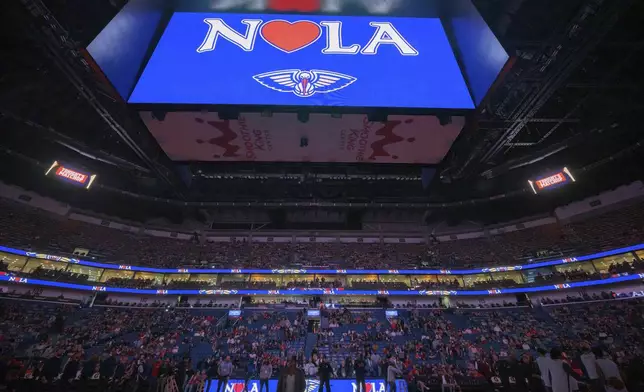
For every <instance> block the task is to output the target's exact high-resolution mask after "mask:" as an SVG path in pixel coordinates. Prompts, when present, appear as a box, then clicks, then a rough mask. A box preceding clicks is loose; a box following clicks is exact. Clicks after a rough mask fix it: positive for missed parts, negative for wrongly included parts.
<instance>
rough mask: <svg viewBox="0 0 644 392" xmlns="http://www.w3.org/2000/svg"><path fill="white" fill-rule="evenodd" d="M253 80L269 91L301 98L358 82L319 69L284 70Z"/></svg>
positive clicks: (354, 79) (259, 76) (257, 76)
mask: <svg viewBox="0 0 644 392" xmlns="http://www.w3.org/2000/svg"><path fill="white" fill-rule="evenodd" d="M253 79H255V80H256V81H257V82H259V83H260V84H261V85H263V86H265V87H268V88H270V89H271V90H275V91H279V92H281V93H293V94H295V95H297V96H298V97H302V98H308V97H311V96H313V95H315V94H316V93H317V94H326V93H330V92H333V91H338V90H342V89H343V88H345V87H347V86H349V85H350V84H352V83H353V82H355V81H356V80H358V79H357V78H354V77H353V76H349V75H345V74H341V73H338V72H332V71H323V70H319V69H312V70H310V71H303V70H300V69H285V70H281V71H273V72H266V73H263V74H259V75H255V76H253Z"/></svg>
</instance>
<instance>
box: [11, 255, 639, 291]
mask: <svg viewBox="0 0 644 392" xmlns="http://www.w3.org/2000/svg"><path fill="white" fill-rule="evenodd" d="M642 249H644V244H637V245H632V246H627V247H624V248H617V249H611V250H607V251H604V252H599V253H592V254H589V255H583V256H577V257H565V258H563V259H556V260H549V261H542V262H538V263H532V264H525V265H514V266H499V267H488V268H476V269H468V270H465V269H458V270H449V269H442V270H420V269H418V270H416V269H414V270H376V269H373V270H362V269H361V270H350V269H333V270H323V269H312V270H307V269H250V268H229V269H224V268H152V267H139V266H134V265H116V264H108V263H99V262H96V261H88V260H80V259H75V258H69V257H65V256H56V255H50V254H47V253H38V252H27V251H24V250H20V249H14V248H9V247H6V246H0V252H6V253H12V254H15V255H20V256H26V257H31V258H35V259H42V260H51V261H58V262H63V263H71V264H79V265H85V266H88V267H96V268H106V269H119V270H125V271H141V272H152V273H159V274H271V275H315V274H325V275H372V274H376V275H473V274H481V273H485V274H489V273H494V272H508V271H523V270H530V269H536V268H543V267H552V266H555V265H562V264H568V263H577V262H581V261H588V260H595V259H601V258H602V257H608V256H615V255H620V254H625V253H629V252H635V251H638V250H642ZM329 290H332V289H329Z"/></svg>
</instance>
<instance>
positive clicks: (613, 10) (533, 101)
mask: <svg viewBox="0 0 644 392" xmlns="http://www.w3.org/2000/svg"><path fill="white" fill-rule="evenodd" d="M592 3H594V4H586V5H584V6H583V7H582V9H581V10H580V12H579V14H578V16H577V18H575V20H573V21H571V23H570V24H569V26H568V28H567V29H566V33H565V34H564V36H563V37H562V38H563V39H568V38H569V37H570V36H571V34H572V31H576V36H579V37H581V39H582V42H581V44H580V45H579V44H576V43H573V42H569V43H568V44H567V45H571V46H572V45H575V46H574V47H572V48H570V50H569V52H570V54H569V55H568V56H566V57H563V58H562V56H561V54H562V53H563V51H562V50H559V51H558V54H559V58H554V59H553V61H554V62H555V63H556V65H555V66H553V67H552V68H551V69H550V71H549V74H550V77H549V78H548V80H547V81H546V82H545V83H544V84H543V85H542V86H541V88H539V89H536V90H533V93H532V94H531V95H530V96H528V97H526V98H525V99H523V102H522V104H521V106H520V107H519V108H518V110H516V111H515V115H514V116H513V117H515V118H514V120H515V123H513V124H512V125H510V126H509V127H508V129H507V130H506V132H505V133H504V134H503V135H502V136H501V137H500V138H499V139H497V141H496V142H495V143H494V144H493V145H492V147H491V148H490V149H488V151H487V152H486V153H485V154H483V156H482V157H481V158H480V162H481V163H484V162H490V161H491V160H492V159H493V158H494V157H495V156H496V155H497V154H499V153H500V152H501V151H503V150H504V149H505V148H506V147H507V144H508V143H511V142H512V140H514V138H515V137H516V136H517V135H518V134H519V133H520V132H521V131H522V130H523V129H524V127H525V126H526V124H528V120H529V119H530V118H532V117H533V116H534V115H535V114H536V113H537V112H538V111H539V110H540V109H541V108H542V107H543V105H545V103H546V102H547V101H548V100H549V99H550V98H551V97H552V95H553V94H554V93H555V91H557V89H558V88H559V87H561V86H562V85H563V84H564V82H565V80H566V79H568V77H569V76H570V75H571V74H572V72H573V71H574V70H576V69H577V68H578V67H579V65H580V64H581V63H582V61H583V60H584V59H585V58H586V57H587V55H588V54H589V53H590V52H591V51H592V50H593V49H595V48H596V47H597V45H598V43H599V42H601V39H602V38H603V37H604V36H605V35H606V34H608V32H609V31H610V30H611V29H612V27H613V26H614V25H615V24H616V23H617V20H618V19H619V17H620V15H621V13H622V11H624V10H625V9H626V8H627V7H628V6H630V5H631V1H628V0H624V1H619V2H612V1H608V2H607V3H608V7H609V10H608V11H609V12H607V16H606V17H603V18H602V16H603V15H604V13H603V12H601V13H597V12H599V11H600V8H601V6H602V5H603V3H604V2H603V1H600V0H597V1H593V2H592ZM590 7H592V8H590ZM589 9H594V12H595V14H594V15H591V16H589V15H588V10H589ZM601 11H603V10H601ZM589 17H590V18H599V20H598V23H592V22H591V23H585V26H584V27H581V31H580V32H579V31H577V30H578V29H580V25H579V23H584V22H587V19H588V18H589ZM580 18H582V20H579V19H580ZM586 32H587V33H586ZM577 45H578V46H577ZM565 46H566V44H563V46H562V48H565Z"/></svg>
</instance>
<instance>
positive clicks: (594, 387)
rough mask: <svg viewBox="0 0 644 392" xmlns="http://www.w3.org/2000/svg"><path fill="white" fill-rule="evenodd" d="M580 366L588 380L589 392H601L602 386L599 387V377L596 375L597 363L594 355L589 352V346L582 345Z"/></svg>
mask: <svg viewBox="0 0 644 392" xmlns="http://www.w3.org/2000/svg"><path fill="white" fill-rule="evenodd" d="M581 351H582V352H581V356H580V359H581V364H582V365H583V367H584V372H585V373H586V376H588V378H589V379H590V390H591V392H603V391H604V386H603V385H601V382H600V381H599V375H598V374H597V362H596V358H595V354H593V353H592V352H591V351H590V346H589V345H588V344H584V346H583V347H582V350H581Z"/></svg>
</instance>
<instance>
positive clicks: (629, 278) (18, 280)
mask: <svg viewBox="0 0 644 392" xmlns="http://www.w3.org/2000/svg"><path fill="white" fill-rule="evenodd" d="M642 279H644V273H642V274H634V275H625V276H618V277H614V278H607V279H598V280H588V281H584V282H571V283H562V284H554V285H553V284H550V285H546V286H538V287H519V288H513V289H490V290H338V289H323V288H319V289H317V288H316V289H293V290H291V289H287V290H224V289H208V290H205V289H202V290H155V289H131V288H122V287H107V286H101V285H100V283H97V285H96V286H89V285H84V284H75V283H62V282H53V281H49V280H40V279H32V278H24V277H18V276H13V275H0V282H9V283H15V284H27V285H37V286H45V287H58V288H62V289H71V290H81V291H99V292H108V293H128V294H136V295H271V296H298V295H332V296H338V295H341V296H345V295H358V296H362V295H369V296H382V295H387V296H429V297H435V296H488V295H500V294H519V293H537V292H542V291H554V290H564V289H570V288H580V287H590V286H600V285H608V284H614V283H624V282H636V281H639V282H641V281H642Z"/></svg>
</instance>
